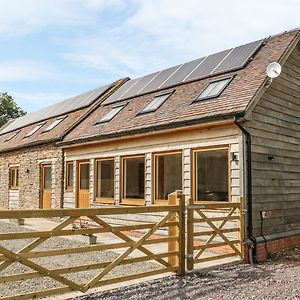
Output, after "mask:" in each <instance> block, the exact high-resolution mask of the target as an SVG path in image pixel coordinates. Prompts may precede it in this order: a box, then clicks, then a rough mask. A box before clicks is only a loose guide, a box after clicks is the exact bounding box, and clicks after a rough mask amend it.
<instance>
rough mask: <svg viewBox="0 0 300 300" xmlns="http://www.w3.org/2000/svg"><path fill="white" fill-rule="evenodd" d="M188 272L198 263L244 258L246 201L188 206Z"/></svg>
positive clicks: (191, 203)
mask: <svg viewBox="0 0 300 300" xmlns="http://www.w3.org/2000/svg"><path fill="white" fill-rule="evenodd" d="M187 215H188V217H187V233H188V234H187V269H188V270H192V269H194V265H195V264H198V263H203V262H208V261H214V260H220V259H225V258H229V257H233V256H238V257H242V243H243V234H242V232H243V219H242V216H243V215H242V201H241V198H240V199H239V202H236V203H233V202H224V203H197V204H195V203H193V201H192V200H191V201H190V204H189V205H188V206H187Z"/></svg>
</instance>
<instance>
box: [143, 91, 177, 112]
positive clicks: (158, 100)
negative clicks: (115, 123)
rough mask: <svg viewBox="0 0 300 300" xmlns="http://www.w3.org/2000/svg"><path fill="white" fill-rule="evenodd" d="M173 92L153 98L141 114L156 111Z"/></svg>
mask: <svg viewBox="0 0 300 300" xmlns="http://www.w3.org/2000/svg"><path fill="white" fill-rule="evenodd" d="M172 93H173V91H172V92H169V93H165V94H161V95H158V96H156V97H154V98H153V99H152V101H151V102H149V103H148V104H147V105H146V106H145V107H144V108H143V109H142V110H141V111H140V112H139V114H145V113H149V112H153V111H156V110H157V109H158V108H159V107H160V106H161V105H162V104H163V103H164V102H165V101H166V100H167V99H168V98H169V97H170V96H171V94H172Z"/></svg>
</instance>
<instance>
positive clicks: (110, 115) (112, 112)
mask: <svg viewBox="0 0 300 300" xmlns="http://www.w3.org/2000/svg"><path fill="white" fill-rule="evenodd" d="M125 105H126V104H122V105H118V106H115V107H113V108H112V109H111V110H110V111H109V112H108V113H107V114H106V115H104V116H103V117H102V118H101V119H100V120H99V121H98V122H97V123H96V124H100V123H105V122H109V121H110V120H111V119H113V118H114V117H115V116H116V115H117V114H118V113H119V112H120V111H121V110H122V109H123V108H124V106H125Z"/></svg>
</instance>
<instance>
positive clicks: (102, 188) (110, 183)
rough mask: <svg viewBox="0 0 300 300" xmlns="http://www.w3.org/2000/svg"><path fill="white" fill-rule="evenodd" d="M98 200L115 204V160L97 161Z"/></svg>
mask: <svg viewBox="0 0 300 300" xmlns="http://www.w3.org/2000/svg"><path fill="white" fill-rule="evenodd" d="M95 175H96V200H98V199H99V200H100V201H101V199H102V200H103V201H104V202H105V201H108V202H109V203H113V202H114V160H113V159H103V160H97V161H96V174H95Z"/></svg>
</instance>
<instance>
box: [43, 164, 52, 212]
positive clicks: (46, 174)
mask: <svg viewBox="0 0 300 300" xmlns="http://www.w3.org/2000/svg"><path fill="white" fill-rule="evenodd" d="M41 174H42V178H41V179H42V182H41V208H51V165H42V167H41Z"/></svg>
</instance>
